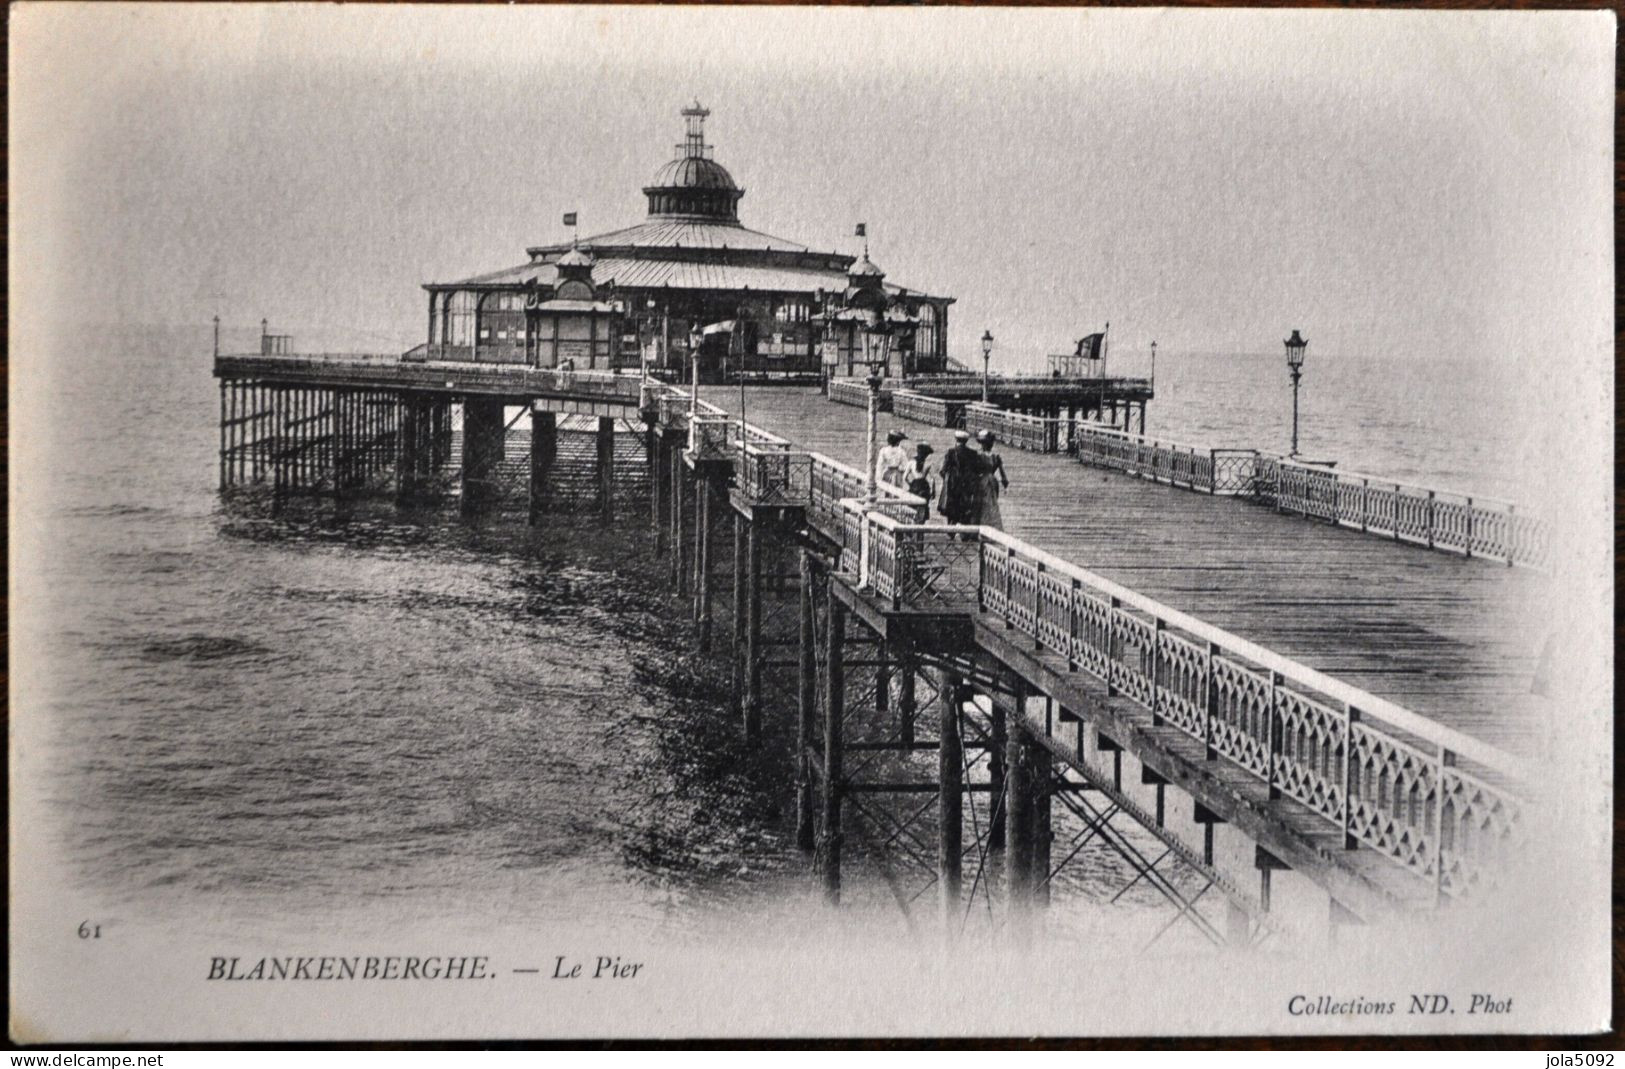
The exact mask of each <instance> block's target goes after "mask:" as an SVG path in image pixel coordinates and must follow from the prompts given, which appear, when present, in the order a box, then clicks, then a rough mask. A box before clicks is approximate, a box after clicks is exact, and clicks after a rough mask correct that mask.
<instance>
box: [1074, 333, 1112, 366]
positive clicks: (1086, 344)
mask: <svg viewBox="0 0 1625 1069" xmlns="http://www.w3.org/2000/svg"><path fill="white" fill-rule="evenodd" d="M1105 340H1106V335H1105V334H1091V335H1089V336H1088V337H1087V338H1079V339H1078V351H1077V352H1076V353H1074V354H1073V355H1074V356H1081V357H1082V358H1084V359H1085V360H1099V359H1100V357H1101V352H1102V348H1103V346H1102V344H1101V343H1102V342H1104V341H1105Z"/></svg>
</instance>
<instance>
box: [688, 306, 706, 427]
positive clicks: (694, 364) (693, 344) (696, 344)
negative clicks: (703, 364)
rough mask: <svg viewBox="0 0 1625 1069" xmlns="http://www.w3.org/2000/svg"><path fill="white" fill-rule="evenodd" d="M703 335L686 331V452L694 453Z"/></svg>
mask: <svg viewBox="0 0 1625 1069" xmlns="http://www.w3.org/2000/svg"><path fill="white" fill-rule="evenodd" d="M704 340H705V335H703V334H701V333H700V332H699V331H698V330H695V329H694V328H692V327H690V328H689V331H688V451H689V452H690V453H692V452H694V420H695V417H697V416H698V415H699V412H700V343H701V342H702V341H704Z"/></svg>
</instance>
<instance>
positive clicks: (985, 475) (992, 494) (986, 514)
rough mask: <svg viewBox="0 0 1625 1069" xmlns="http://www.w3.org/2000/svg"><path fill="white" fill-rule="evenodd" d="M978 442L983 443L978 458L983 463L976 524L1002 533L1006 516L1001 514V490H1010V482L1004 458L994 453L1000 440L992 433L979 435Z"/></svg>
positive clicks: (987, 432)
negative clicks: (996, 443)
mask: <svg viewBox="0 0 1625 1069" xmlns="http://www.w3.org/2000/svg"><path fill="white" fill-rule="evenodd" d="M976 440H977V441H979V442H981V443H982V455H981V456H979V457H977V459H978V460H980V461H981V462H982V492H981V495H980V505H981V507H980V509H979V510H978V513H977V520H976V522H977V523H980V524H984V525H986V526H988V527H992V528H995V529H997V530H1000V531H1002V530H1004V516H1003V514H1001V513H1000V512H999V490H1000V488H1001V487H1002V488H1003V489H1005V490H1008V489H1010V480H1009V479H1008V478H1006V477H1005V474H1004V458H1003V457H1001V456H999V454H997V453H995V452H994V451H993V445H994V443H995V442H996V441H998V439H996V438H994V437H993V432H992V431H982V432H980V433H978V434H977V435H976Z"/></svg>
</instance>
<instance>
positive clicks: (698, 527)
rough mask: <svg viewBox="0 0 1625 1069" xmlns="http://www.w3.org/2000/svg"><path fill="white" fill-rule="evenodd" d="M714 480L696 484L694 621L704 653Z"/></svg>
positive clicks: (708, 628) (706, 649) (707, 641)
mask: <svg viewBox="0 0 1625 1069" xmlns="http://www.w3.org/2000/svg"><path fill="white" fill-rule="evenodd" d="M715 496H716V493H715V491H714V489H713V488H712V486H711V480H710V479H706V478H698V479H696V480H695V481H694V622H695V623H696V624H698V625H699V631H698V636H697V640H696V641H697V642H698V645H699V650H700V652H701V653H709V652H710V650H711V508H712V504H713V502H712V498H714V497H715Z"/></svg>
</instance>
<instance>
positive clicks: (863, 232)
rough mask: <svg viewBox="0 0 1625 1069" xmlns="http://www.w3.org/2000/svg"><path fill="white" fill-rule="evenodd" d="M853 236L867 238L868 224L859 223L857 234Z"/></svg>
mask: <svg viewBox="0 0 1625 1069" xmlns="http://www.w3.org/2000/svg"><path fill="white" fill-rule="evenodd" d="M853 236H854V237H860V238H866V237H868V236H869V224H868V223H859V224H858V229H857V232H856V233H855V234H854V235H853Z"/></svg>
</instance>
